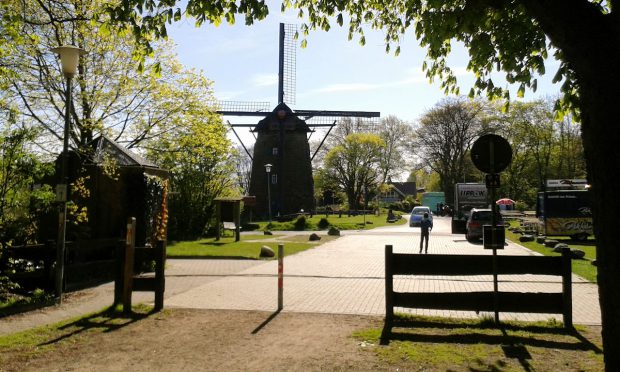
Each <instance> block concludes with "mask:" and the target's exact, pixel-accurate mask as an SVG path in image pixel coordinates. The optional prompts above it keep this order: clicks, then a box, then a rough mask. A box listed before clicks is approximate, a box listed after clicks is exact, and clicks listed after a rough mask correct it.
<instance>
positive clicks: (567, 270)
mask: <svg viewBox="0 0 620 372" xmlns="http://www.w3.org/2000/svg"><path fill="white" fill-rule="evenodd" d="M571 264H572V258H571V254H570V248H564V249H562V308H563V313H564V327H565V328H573V295H572V291H573V288H572V268H571Z"/></svg>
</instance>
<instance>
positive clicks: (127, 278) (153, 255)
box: [114, 218, 166, 312]
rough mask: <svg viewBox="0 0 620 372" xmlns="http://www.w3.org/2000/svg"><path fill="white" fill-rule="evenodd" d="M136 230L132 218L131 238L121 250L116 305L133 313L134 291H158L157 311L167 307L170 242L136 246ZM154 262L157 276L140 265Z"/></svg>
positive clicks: (116, 282)
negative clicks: (153, 245)
mask: <svg viewBox="0 0 620 372" xmlns="http://www.w3.org/2000/svg"><path fill="white" fill-rule="evenodd" d="M135 231H136V219H135V218H130V220H129V222H128V223H127V239H126V240H125V241H124V243H125V244H124V245H123V246H122V247H120V249H119V250H118V251H117V266H116V275H115V280H114V305H119V304H122V305H123V311H124V312H130V311H131V296H132V293H133V292H136V291H140V292H154V293H155V310H156V311H157V310H161V309H163V308H164V291H165V288H166V278H165V273H164V268H165V266H166V242H164V241H161V240H160V241H158V242H157V245H156V246H155V247H136V246H135ZM150 262H153V263H154V264H155V273H154V275H153V274H150V275H140V270H139V268H140V267H142V266H143V265H142V264H143V263H150ZM137 267H138V270H137ZM136 273H138V274H136Z"/></svg>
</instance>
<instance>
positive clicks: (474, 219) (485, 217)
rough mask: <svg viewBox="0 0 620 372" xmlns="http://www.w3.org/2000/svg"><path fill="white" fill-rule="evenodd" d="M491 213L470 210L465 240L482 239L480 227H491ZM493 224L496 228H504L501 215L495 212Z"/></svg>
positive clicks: (485, 210)
mask: <svg viewBox="0 0 620 372" xmlns="http://www.w3.org/2000/svg"><path fill="white" fill-rule="evenodd" d="M491 213H492V212H491V210H490V209H477V208H473V209H472V210H471V212H470V214H469V218H468V219H467V224H466V229H467V232H466V234H465V237H466V238H467V240H469V241H474V240H479V239H482V226H484V225H491V222H492V221H491V217H492V214H491ZM495 223H496V225H497V226H504V221H503V220H502V215H501V214H499V213H497V212H496V214H495Z"/></svg>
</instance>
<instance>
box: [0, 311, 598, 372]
mask: <svg viewBox="0 0 620 372" xmlns="http://www.w3.org/2000/svg"><path fill="white" fill-rule="evenodd" d="M439 324H441V325H439ZM439 324H434V323H432V322H431V323H429V322H425V323H420V322H418V323H416V325H415V326H414V327H413V328H407V329H403V328H395V329H394V332H393V334H392V336H391V338H390V340H389V344H388V345H387V346H381V345H379V341H380V340H379V338H380V334H381V329H382V327H383V319H382V318H381V317H373V316H355V315H330V314H303V313H287V312H284V313H275V314H274V313H267V312H257V311H225V310H191V309H170V310H166V311H164V312H161V313H155V314H142V315H140V314H138V315H135V316H133V317H131V318H125V317H118V316H112V317H110V316H109V314H107V313H102V314H96V315H93V316H91V317H89V318H85V319H82V320H80V321H76V322H73V323H68V324H65V325H63V326H60V327H57V328H51V329H46V328H42V329H41V330H40V331H39V332H38V333H39V334H38V335H37V336H35V337H37V341H36V346H34V347H33V346H19V343H20V342H21V341H20V339H19V338H16V339H15V340H14V341H13V342H12V343H11V344H6V343H5V344H3V343H2V342H3V341H2V340H1V339H0V371H41V370H45V371H73V370H75V371H103V370H105V371H125V370H130V371H150V372H152V371H177V370H183V371H194V370H201V371H317V370H328V371H344V370H347V371H349V370H353V371H387V370H391V371H395V370H401V371H418V370H424V371H445V370H453V371H470V370H480V371H493V370H496V371H499V370H562V371H602V370H603V364H602V353H601V351H600V328H599V327H586V328H585V329H582V330H581V331H580V332H579V334H573V333H566V332H564V331H562V330H561V328H551V331H549V330H548V329H542V330H536V329H534V330H531V329H525V330H522V329H516V330H508V331H504V335H503V334H502V331H500V330H497V329H493V330H491V331H489V330H486V329H476V328H469V327H467V326H463V325H458V326H456V325H453V326H450V325H449V324H446V323H444V322H440V323H439ZM526 331H527V333H524V332H526ZM506 332H507V336H506ZM353 334H357V337H354V336H353ZM30 345H32V344H31V343H30Z"/></svg>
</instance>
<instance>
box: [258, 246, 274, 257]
mask: <svg viewBox="0 0 620 372" xmlns="http://www.w3.org/2000/svg"><path fill="white" fill-rule="evenodd" d="M275 255H276V253H275V252H274V251H273V249H271V248H270V247H268V246H266V245H263V246H262V247H260V257H275Z"/></svg>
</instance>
